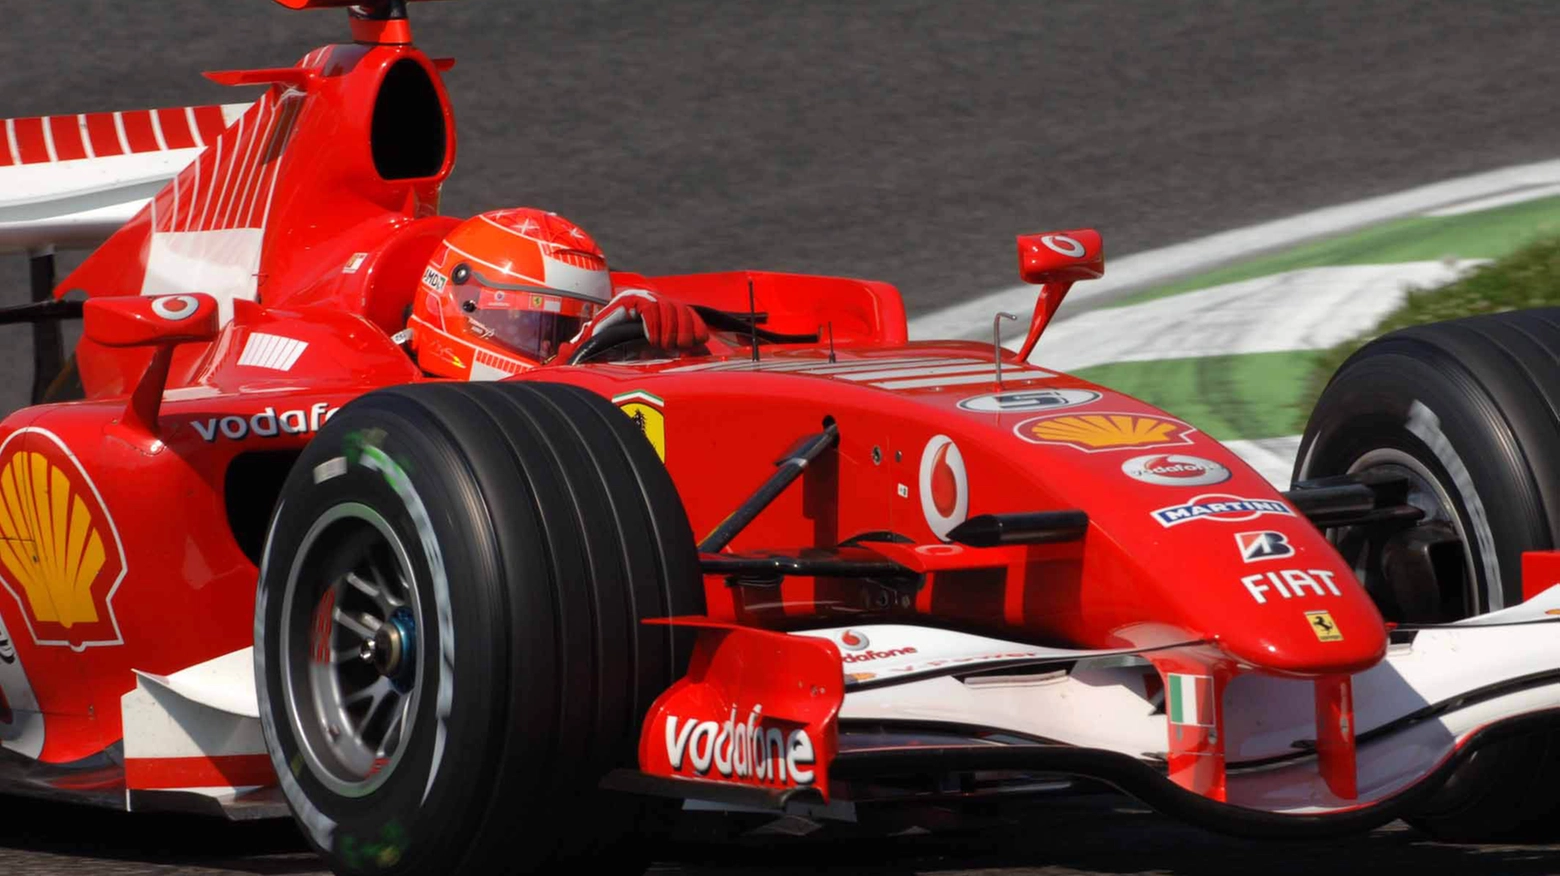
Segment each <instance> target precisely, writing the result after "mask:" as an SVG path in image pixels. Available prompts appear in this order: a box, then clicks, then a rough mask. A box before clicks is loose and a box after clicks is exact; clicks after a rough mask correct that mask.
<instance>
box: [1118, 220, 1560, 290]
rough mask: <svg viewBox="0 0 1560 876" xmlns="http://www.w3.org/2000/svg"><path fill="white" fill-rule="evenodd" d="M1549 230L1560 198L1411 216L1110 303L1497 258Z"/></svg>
mask: <svg viewBox="0 0 1560 876" xmlns="http://www.w3.org/2000/svg"><path fill="white" fill-rule="evenodd" d="M1554 235H1560V197H1552V198H1540V199H1538V200H1534V201H1526V202H1523V203H1519V204H1512V205H1510V206H1506V207H1497V208H1496V209H1493V210H1481V211H1479V212H1476V213H1464V214H1462V215H1458V216H1441V217H1429V216H1413V217H1409V218H1407V219H1399V220H1396V221H1394V222H1387V223H1384V224H1382V225H1377V226H1374V227H1371V228H1367V229H1365V230H1363V231H1356V232H1352V233H1350V234H1346V235H1343V236H1341V237H1334V238H1329V239H1327V240H1319V241H1315V242H1313V243H1308V244H1304V245H1302V246H1298V247H1295V248H1294V249H1289V250H1285V251H1284V252H1281V253H1276V254H1273V255H1269V256H1262V257H1259V258H1255V259H1251V260H1250V261H1245V262H1240V263H1238V264H1233V265H1229V266H1227V267H1224V268H1220V269H1218V270H1216V271H1210V272H1209V273H1206V274H1201V275H1198V276H1196V277H1190V278H1187V279H1185V280H1181V281H1179V282H1176V283H1171V284H1169V285H1166V286H1159V287H1156V288H1154V289H1149V290H1146V291H1144V292H1142V293H1139V294H1137V295H1134V296H1132V297H1130V298H1126V299H1123V300H1122V301H1119V302H1114V303H1112V305H1111V306H1112V307H1121V306H1125V305H1129V304H1138V303H1140V302H1143V301H1150V300H1152V299H1155V298H1164V297H1165V296H1168V295H1177V294H1180V293H1182V292H1191V291H1195V290H1197V289H1207V288H1210V287H1213V286H1222V285H1224V284H1226V283H1237V282H1240V281H1241V280H1250V279H1254V278H1256V277H1266V276H1270V275H1272V274H1282V273H1284V272H1286V271H1296V270H1300V269H1302V268H1316V267H1325V266H1328V265H1383V264H1396V263H1399V262H1418V261H1431V260H1435V259H1442V258H1458V259H1479V258H1490V259H1498V258H1501V257H1504V256H1507V255H1510V254H1511V253H1513V252H1515V251H1517V250H1518V249H1521V248H1522V247H1523V246H1525V245H1527V244H1529V243H1532V242H1533V241H1535V240H1539V239H1542V238H1545V237H1551V236H1554Z"/></svg>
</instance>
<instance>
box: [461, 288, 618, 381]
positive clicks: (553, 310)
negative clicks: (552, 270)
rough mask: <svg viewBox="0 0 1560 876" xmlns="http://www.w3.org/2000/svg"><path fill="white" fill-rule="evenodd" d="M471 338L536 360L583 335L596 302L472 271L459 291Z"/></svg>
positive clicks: (551, 353) (548, 355)
mask: <svg viewBox="0 0 1560 876" xmlns="http://www.w3.org/2000/svg"><path fill="white" fill-rule="evenodd" d="M455 298H456V299H457V300H458V301H459V302H460V308H461V311H462V312H463V313H464V314H465V316H466V324H467V329H468V330H469V332H470V334H471V336H472V337H474V338H477V339H480V340H482V341H483V342H485V343H488V344H492V345H496V346H502V347H504V348H506V349H508V350H510V351H512V352H514V353H517V354H519V355H520V356H523V357H525V358H526V359H530V360H532V361H535V362H541V361H544V360H546V359H549V358H551V357H552V356H553V355H554V354H555V353H557V352H558V346H559V345H560V344H562V343H564V342H565V341H568V340H570V339H571V338H573V337H574V336H575V335H577V334H579V331H580V327H581V326H583V325H584V323H585V321H586V320H587V319H589V318H590V317H591V316H592V315H594V313H595V310H596V305H595V304H594V303H592V302H587V301H582V300H580V299H578V298H572V297H569V296H566V295H559V294H557V293H556V292H554V291H552V290H550V289H544V288H540V287H529V286H518V285H508V284H489V283H488V282H486V281H485V280H484V279H483V278H480V277H478V276H476V275H475V273H473V274H472V275H471V276H470V279H468V280H467V282H466V283H464V284H462V285H460V286H458V287H457V288H456V289H455Z"/></svg>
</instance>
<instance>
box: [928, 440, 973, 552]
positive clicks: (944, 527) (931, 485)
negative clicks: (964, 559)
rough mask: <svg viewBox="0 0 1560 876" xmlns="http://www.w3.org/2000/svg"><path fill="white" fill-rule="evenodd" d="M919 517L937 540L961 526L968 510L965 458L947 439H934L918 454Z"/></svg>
mask: <svg viewBox="0 0 1560 876" xmlns="http://www.w3.org/2000/svg"><path fill="white" fill-rule="evenodd" d="M920 488H921V513H922V514H924V515H925V516H926V525H927V526H929V527H931V530H932V533H933V534H934V535H936V536H937V537H938V538H942V539H946V538H947V537H948V533H949V531H951V530H952V529H953V528H954V527H955V526H958V525H959V524H960V523H963V522H964V518H965V517H966V516H967V515H968V514H969V510H970V484H969V478H968V476H967V475H966V474H965V472H964V455H963V454H962V453H960V452H959V445H957V444H955V443H953V439H952V438H949V437H948V436H947V435H935V436H933V437H932V440H930V441H928V442H926V449H925V450H923V451H921V478H920Z"/></svg>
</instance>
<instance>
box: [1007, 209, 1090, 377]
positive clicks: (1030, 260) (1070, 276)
mask: <svg viewBox="0 0 1560 876" xmlns="http://www.w3.org/2000/svg"><path fill="white" fill-rule="evenodd" d="M1018 273H1019V276H1021V277H1023V279H1024V282H1025V283H1035V284H1038V285H1039V286H1040V297H1039V298H1038V299H1037V300H1036V301H1035V311H1034V314H1033V315H1032V316H1031V317H1030V318H1029V334H1028V335H1027V336H1026V337H1025V338H1024V346H1023V348H1021V349H1020V350H1019V351H1018V358H1019V361H1021V362H1027V361H1028V360H1029V355H1030V354H1031V353H1033V352H1034V350H1035V344H1036V342H1038V341H1039V340H1040V334H1041V332H1044V331H1045V328H1046V326H1048V325H1050V324H1051V317H1053V316H1055V315H1056V309H1057V308H1058V307H1060V306H1061V305H1062V299H1063V298H1066V297H1067V292H1068V290H1070V289H1072V285H1073V283H1076V282H1077V281H1079V280H1096V279H1099V278H1100V277H1102V276H1104V274H1105V244H1104V241H1103V240H1102V239H1101V238H1100V233H1099V232H1098V231H1095V230H1094V229H1092V228H1079V229H1077V230H1074V231H1052V232H1047V233H1044V234H1020V235H1019V236H1018Z"/></svg>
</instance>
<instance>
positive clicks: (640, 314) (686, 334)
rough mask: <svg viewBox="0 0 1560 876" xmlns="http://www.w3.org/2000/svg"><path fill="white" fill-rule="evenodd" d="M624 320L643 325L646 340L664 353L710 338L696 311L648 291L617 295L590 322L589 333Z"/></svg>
mask: <svg viewBox="0 0 1560 876" xmlns="http://www.w3.org/2000/svg"><path fill="white" fill-rule="evenodd" d="M625 319H637V320H639V321H640V322H641V323H643V324H644V327H645V340H647V341H649V342H650V343H651V345H653V346H656V347H660V348H661V349H663V350H687V349H691V348H693V347H697V346H698V345H700V344H702V343H704V342H705V341H708V340H709V339H710V330H709V327H708V326H706V325H705V324H704V320H703V318H701V317H700V316H699V314H698V312H697V311H695V310H694V309H693V308H692V307H689V306H688V305H686V304H684V303H682V302H681V301H673V300H672V299H670V298H663V297H661V296H659V295H657V294H655V293H654V292H651V291H649V290H648V289H624V290H623V291H621V292H619V293H618V294H617V295H616V296H614V297H613V298H612V301H611V302H610V303H609V304H607V306H606V308H605V309H604V310H602V311H601V313H599V314H597V316H596V318H595V319H594V320H592V321H591V333H592V334H593V333H595V332H598V331H600V330H602V329H603V328H605V327H607V326H609V325H612V324H614V323H617V322H621V321H623V320H625ZM582 340H583V339H582Z"/></svg>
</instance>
